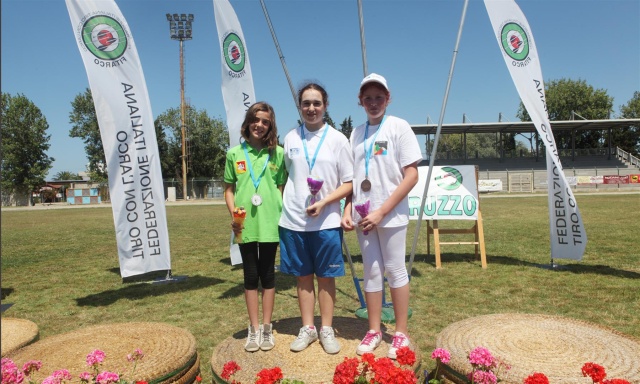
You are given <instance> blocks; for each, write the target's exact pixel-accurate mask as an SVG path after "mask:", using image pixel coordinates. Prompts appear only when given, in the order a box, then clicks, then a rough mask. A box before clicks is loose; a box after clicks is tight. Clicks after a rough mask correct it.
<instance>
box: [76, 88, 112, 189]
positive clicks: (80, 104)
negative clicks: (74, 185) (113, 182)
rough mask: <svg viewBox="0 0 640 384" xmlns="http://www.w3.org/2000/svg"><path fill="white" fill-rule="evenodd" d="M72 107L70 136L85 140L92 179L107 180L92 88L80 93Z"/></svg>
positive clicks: (85, 149)
mask: <svg viewBox="0 0 640 384" xmlns="http://www.w3.org/2000/svg"><path fill="white" fill-rule="evenodd" d="M71 108H72V111H71V113H70V114H69V123H70V124H71V130H69V136H70V137H76V138H80V139H82V141H83V142H84V151H85V153H86V155H87V157H88V158H89V166H88V169H87V170H88V171H89V173H90V174H92V177H91V179H92V180H106V179H107V163H106V160H105V159H106V157H105V155H104V148H103V147H102V137H101V136H100V127H99V126H98V117H97V116H96V109H95V106H94V104H93V97H92V96H91V90H90V89H89V88H87V89H86V90H85V91H84V93H81V94H78V95H77V96H76V97H75V98H74V99H73V101H72V102H71Z"/></svg>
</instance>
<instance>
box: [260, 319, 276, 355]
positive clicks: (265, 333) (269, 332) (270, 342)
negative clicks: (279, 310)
mask: <svg viewBox="0 0 640 384" xmlns="http://www.w3.org/2000/svg"><path fill="white" fill-rule="evenodd" d="M261 328H262V332H260V333H261V335H262V342H261V343H260V349H261V350H263V351H268V350H271V349H273V347H275V346H276V340H275V338H274V337H273V327H272V326H271V324H263V325H262V326H261Z"/></svg>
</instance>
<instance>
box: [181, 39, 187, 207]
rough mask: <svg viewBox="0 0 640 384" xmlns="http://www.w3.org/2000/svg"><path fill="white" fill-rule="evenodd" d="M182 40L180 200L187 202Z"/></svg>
mask: <svg viewBox="0 0 640 384" xmlns="http://www.w3.org/2000/svg"><path fill="white" fill-rule="evenodd" d="M183 43H184V41H183V40H180V128H181V131H182V191H183V192H182V194H183V195H182V199H183V200H184V201H187V151H186V145H185V143H186V129H185V124H184V115H185V105H184V50H183V46H182V45H183Z"/></svg>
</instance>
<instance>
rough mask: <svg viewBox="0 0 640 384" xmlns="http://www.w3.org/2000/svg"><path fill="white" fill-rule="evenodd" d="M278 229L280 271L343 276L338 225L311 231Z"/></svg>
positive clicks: (304, 274)
mask: <svg viewBox="0 0 640 384" xmlns="http://www.w3.org/2000/svg"><path fill="white" fill-rule="evenodd" d="M278 229H279V232H280V271H281V272H283V273H286V274H288V275H294V276H307V275H312V274H315V275H316V276H318V277H339V276H344V260H343V258H342V228H331V229H323V230H320V231H313V232H298V231H292V230H290V229H287V228H283V227H279V228H278Z"/></svg>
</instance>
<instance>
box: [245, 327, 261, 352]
mask: <svg viewBox="0 0 640 384" xmlns="http://www.w3.org/2000/svg"><path fill="white" fill-rule="evenodd" d="M261 336H262V332H260V329H255V327H254V326H253V325H249V332H248V334H247V341H246V342H245V343H244V350H245V351H247V352H255V351H257V350H258V349H260V343H261V338H262V337H261Z"/></svg>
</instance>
